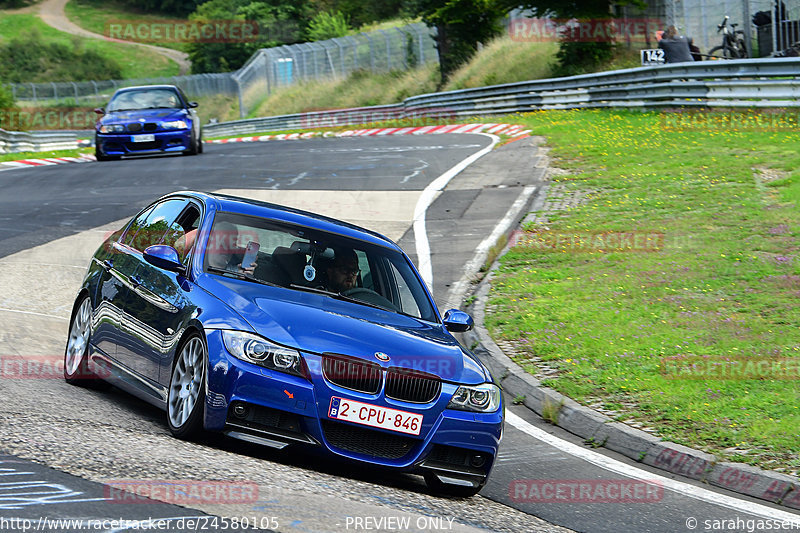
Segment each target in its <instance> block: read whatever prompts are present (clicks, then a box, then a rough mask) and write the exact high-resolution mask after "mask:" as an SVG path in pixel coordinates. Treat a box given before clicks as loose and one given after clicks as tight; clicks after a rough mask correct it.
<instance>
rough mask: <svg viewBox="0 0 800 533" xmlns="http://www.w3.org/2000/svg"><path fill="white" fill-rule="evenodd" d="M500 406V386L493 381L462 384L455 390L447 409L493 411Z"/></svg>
mask: <svg viewBox="0 0 800 533" xmlns="http://www.w3.org/2000/svg"><path fill="white" fill-rule="evenodd" d="M499 407H500V388H499V387H498V386H497V385H495V384H494V383H483V384H482V385H470V386H467V385H462V386H461V387H459V388H458V390H456V392H455V394H453V397H452V398H451V399H450V403H449V404H447V408H448V409H461V410H462V411H477V412H479V413H493V412H495V411H497V409H498V408H499Z"/></svg>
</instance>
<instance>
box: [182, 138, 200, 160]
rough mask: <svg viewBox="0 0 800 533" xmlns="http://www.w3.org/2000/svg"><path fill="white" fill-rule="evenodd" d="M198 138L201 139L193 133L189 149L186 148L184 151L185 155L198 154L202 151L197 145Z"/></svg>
mask: <svg viewBox="0 0 800 533" xmlns="http://www.w3.org/2000/svg"><path fill="white" fill-rule="evenodd" d="M198 140H199V135H198V136H195V135H194V133H192V137H191V138H190V139H189V149H188V150H184V152H183V153H184V155H197V154H199V153H200V149H199V148H198V147H197V146H198Z"/></svg>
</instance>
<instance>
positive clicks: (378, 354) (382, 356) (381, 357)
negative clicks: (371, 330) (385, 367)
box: [375, 352, 389, 363]
mask: <svg viewBox="0 0 800 533" xmlns="http://www.w3.org/2000/svg"><path fill="white" fill-rule="evenodd" d="M375 359H377V360H378V361H383V362H384V363H385V362H387V361H388V360H389V356H388V355H386V354H385V353H383V352H375Z"/></svg>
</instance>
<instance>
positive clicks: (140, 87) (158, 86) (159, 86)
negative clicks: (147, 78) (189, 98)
mask: <svg viewBox="0 0 800 533" xmlns="http://www.w3.org/2000/svg"><path fill="white" fill-rule="evenodd" d="M141 89H173V90H176V91H177V90H178V88H177V87H176V86H175V85H134V86H132V87H122V88H121V89H117V90H116V91H115V92H114V94H117V93H124V92H127V91H136V90H141Z"/></svg>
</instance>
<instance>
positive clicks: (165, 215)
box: [124, 199, 186, 251]
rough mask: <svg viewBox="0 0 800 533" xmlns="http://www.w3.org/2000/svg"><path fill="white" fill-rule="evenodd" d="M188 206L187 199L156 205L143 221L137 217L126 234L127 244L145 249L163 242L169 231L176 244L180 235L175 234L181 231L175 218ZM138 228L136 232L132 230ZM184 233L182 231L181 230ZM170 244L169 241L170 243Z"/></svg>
mask: <svg viewBox="0 0 800 533" xmlns="http://www.w3.org/2000/svg"><path fill="white" fill-rule="evenodd" d="M184 207H186V200H183V199H179V200H166V201H164V202H161V203H160V204H158V205H156V206H155V208H153V209H152V210H151V211H150V212H149V213H148V215H147V218H146V219H145V220H144V222H143V223H140V222H139V219H138V218H137V220H136V221H134V224H135V227H134V225H133V224H132V225H131V227H130V228H128V231H127V233H126V234H125V240H124V242H125V244H127V245H128V246H131V247H132V248H136V249H137V250H139V251H144V250H145V248H147V247H148V246H152V245H154V244H161V241H162V240H163V239H164V237H165V236H166V235H167V233H168V232H169V237H170V240H171V241H172V243H173V244H174V241H175V239H177V238H178V237H179V236H180V235H175V234H176V233H177V232H178V231H179V226H176V225H175V224H174V223H175V220H176V218H177V217H178V215H180V214H181V212H182V211H183V209H184ZM134 229H135V230H136V233H134V232H133V231H132V230H134ZM181 233H182V231H181ZM168 244H169V243H168Z"/></svg>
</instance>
